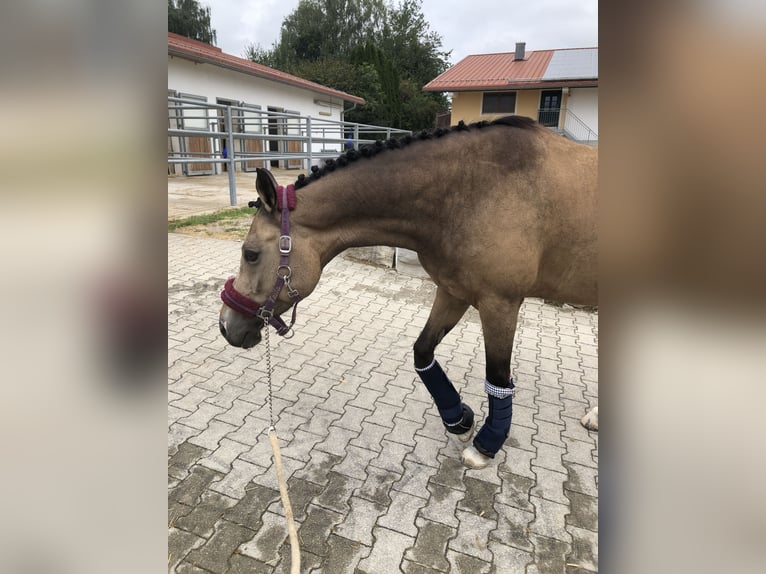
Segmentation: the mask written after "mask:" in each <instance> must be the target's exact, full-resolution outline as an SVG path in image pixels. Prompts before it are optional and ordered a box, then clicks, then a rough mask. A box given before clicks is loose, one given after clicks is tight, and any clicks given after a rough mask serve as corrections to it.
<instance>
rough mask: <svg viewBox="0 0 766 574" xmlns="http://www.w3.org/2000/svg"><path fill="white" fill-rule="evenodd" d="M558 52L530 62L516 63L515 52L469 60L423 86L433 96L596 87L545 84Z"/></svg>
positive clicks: (538, 54)
mask: <svg viewBox="0 0 766 574" xmlns="http://www.w3.org/2000/svg"><path fill="white" fill-rule="evenodd" d="M554 52H556V50H536V51H531V52H527V53H526V59H524V60H515V59H514V57H515V53H514V52H503V53H500V54H475V55H471V56H466V57H465V58H463V59H462V60H460V61H459V62H458V63H457V64H455V65H454V66H452V67H451V68H450V69H448V70H447V71H446V72H444V73H443V74H441V75H440V76H438V77H436V78H435V79H433V80H431V81H430V82H428V83H427V84H426V85H425V86H423V90H425V91H429V92H459V91H466V90H471V91H473V90H491V89H525V88H526V89H532V88H544V87H549V86H553V85H555V86H594V85H598V79H594V80H585V79H582V78H577V79H574V78H573V79H571V80H567V79H560V80H555V81H551V80H544V79H543V76H544V75H545V70H546V69H547V68H548V64H550V61H551V58H552V57H553V54H554Z"/></svg>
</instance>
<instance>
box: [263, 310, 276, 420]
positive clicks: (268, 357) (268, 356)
mask: <svg viewBox="0 0 766 574" xmlns="http://www.w3.org/2000/svg"><path fill="white" fill-rule="evenodd" d="M264 331H266V341H265V343H266V380H267V382H268V385H269V393H268V395H266V402H268V403H269V431H271V430H274V406H273V404H272V401H271V392H272V391H271V343H270V342H269V326H268V325H266V329H264Z"/></svg>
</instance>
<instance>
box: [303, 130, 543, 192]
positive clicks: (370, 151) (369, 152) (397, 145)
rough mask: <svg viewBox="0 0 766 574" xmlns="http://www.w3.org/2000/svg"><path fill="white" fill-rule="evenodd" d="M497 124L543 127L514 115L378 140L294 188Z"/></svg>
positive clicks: (317, 169) (316, 168) (314, 170)
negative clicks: (364, 161)
mask: <svg viewBox="0 0 766 574" xmlns="http://www.w3.org/2000/svg"><path fill="white" fill-rule="evenodd" d="M495 125H503V126H510V127H514V128H520V129H526V130H532V129H538V128H539V127H540V124H538V123H537V122H536V121H535V120H533V119H532V118H528V117H526V116H516V115H513V116H504V117H502V118H498V119H496V120H494V121H492V122H488V121H480V122H474V123H471V124H466V123H465V122H464V121H463V120H460V121H459V122H458V123H457V125H455V126H452V127H451V128H435V129H433V130H423V131H421V132H418V133H416V134H407V135H406V136H402V137H399V138H391V139H388V140H378V141H376V142H375V143H372V144H365V145H363V146H360V148H359V149H358V150H356V149H350V150H348V151H347V152H345V153H342V154H340V155H339V156H338V157H337V158H336V159H328V160H326V161H325V165H324V166H323V167H319V166H317V165H314V166H312V167H311V174H309V175H308V176H306V175H305V174H300V175H299V176H298V179H297V180H296V181H295V189H300V188H301V187H305V186H307V185H308V184H310V183H311V182H312V181H316V180H318V179H319V178H321V177H322V176H324V175H327V174H328V173H331V172H333V171H335V170H336V169H339V168H343V167H346V166H347V165H348V164H350V163H353V162H355V161H357V160H358V159H361V158H371V157H373V156H375V155H377V154H378V153H380V152H382V151H385V150H394V149H401V148H404V147H406V146H408V145H410V144H411V143H412V142H414V141H418V140H430V139H433V138H441V137H444V136H445V135H447V134H449V133H451V132H462V131H469V130H474V129H483V128H486V127H488V126H495Z"/></svg>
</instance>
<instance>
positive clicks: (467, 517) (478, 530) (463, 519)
mask: <svg viewBox="0 0 766 574" xmlns="http://www.w3.org/2000/svg"><path fill="white" fill-rule="evenodd" d="M457 518H458V520H459V521H460V527H459V528H458V531H457V536H456V537H455V538H453V539H452V540H450V541H449V547H450V549H451V550H455V551H456V552H462V553H463V554H468V555H469V556H473V557H474V558H478V559H479V560H484V561H485V562H491V561H492V553H491V552H490V551H489V548H488V547H487V544H488V542H489V533H490V532H491V531H492V530H494V528H495V526H496V525H497V522H496V521H494V520H490V519H487V518H482V517H481V516H477V515H476V514H473V513H472V512H465V511H463V510H458V511H457Z"/></svg>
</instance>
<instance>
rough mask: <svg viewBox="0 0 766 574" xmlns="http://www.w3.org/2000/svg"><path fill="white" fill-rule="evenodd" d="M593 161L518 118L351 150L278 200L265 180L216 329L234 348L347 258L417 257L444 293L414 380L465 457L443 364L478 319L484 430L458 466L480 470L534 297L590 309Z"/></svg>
mask: <svg viewBox="0 0 766 574" xmlns="http://www.w3.org/2000/svg"><path fill="white" fill-rule="evenodd" d="M597 166H598V152H597V150H596V149H595V148H592V147H590V146H586V145H582V144H578V143H575V142H572V141H570V140H567V139H566V138H564V137H563V136H561V135H559V134H556V133H554V132H552V131H550V130H547V129H545V128H543V127H542V126H541V125H540V124H538V123H536V122H535V121H534V120H531V119H528V118H525V117H522V116H507V117H504V118H500V119H498V120H495V121H493V122H491V123H490V122H479V123H475V124H470V125H466V124H464V123H463V122H460V123H459V124H458V125H457V126H454V127H452V128H450V129H446V128H437V129H436V130H432V131H423V132H420V133H418V134H415V135H408V136H405V137H403V138H398V139H390V140H388V141H385V142H384V141H377V142H375V144H374V145H373V144H368V145H365V146H362V147H361V148H360V149H359V150H355V149H351V150H349V151H347V152H346V153H344V154H342V155H341V156H339V157H338V158H337V159H335V160H328V161H326V163H325V165H324V166H323V167H321V168H320V167H318V166H314V167H312V170H311V173H310V174H309V175H308V177H307V176H305V175H303V174H301V175H300V176H298V180H297V181H296V182H295V184H294V185H289V186H286V187H281V186H277V184H276V181H275V180H274V177H273V176H272V174H271V173H270V172H268V171H267V170H264V169H260V168H259V169H258V171H257V175H256V190H257V193H258V197H259V200H258V202H256V203H258V204H259V205H258V207H259V210H258V212H257V213H256V215H255V217H254V218H253V222H252V225H251V227H250V230H249V232H248V235H247V238H246V239H245V241H244V243H243V245H242V257H241V262H240V269H239V274H238V275H237V276H236V278H230V279H229V280H228V281H227V282H226V286H225V288H224V291H223V292H222V293H221V298H222V299H223V301H224V305H223V307H222V309H221V313H220V319H219V323H220V325H219V326H220V329H221V333H222V334H223V336H224V337H225V338H226V340H227V341H228V342H229V343H231V344H232V345H235V346H238V347H245V348H248V347H252V346H254V345H256V344H257V343H258V342H260V340H261V329H262V328H263V327H264V325H265V324H266V323H269V324H271V325H272V326H273V327H274V328H275V329H276V330H277V332H278V333H279V334H282V335H284V334H286V333H287V332H288V331H289V329H290V327H291V326H292V323H291V324H290V325H287V324H286V323H285V321H284V320H283V319H282V318H281V315H282V314H284V313H285V312H286V311H288V310H289V309H290V308H291V307H293V311H292V322H293V323H294V321H295V305H296V304H297V302H298V301H299V300H300V299H302V298H305V297H307V296H308V295H309V294H310V293H311V292H312V291H313V289H314V287H315V286H316V285H317V283H318V281H319V278H320V275H321V273H322V269H323V267H324V266H325V265H326V264H327V263H328V262H329V261H330V260H331V259H332V258H333V257H335V256H336V255H338V254H339V253H341V252H342V251H343V250H345V249H347V248H349V247H362V246H371V245H386V246H392V247H404V248H407V249H411V250H413V251H416V252H417V254H418V258H419V259H420V262H421V264H422V266H423V268H424V269H425V271H426V272H427V273H428V274H429V275H430V277H431V279H432V280H433V281H434V283H435V284H436V286H437V289H436V295H435V300H434V303H433V307H432V308H431V313H430V316H429V318H428V321H427V322H426V325H425V327H424V328H423V331H422V332H421V333H420V336H419V337H418V338H417V340H416V341H415V344H414V360H415V371H416V372H417V374H418V376H419V377H420V379H421V380H422V382H423V383H424V385H425V387H426V389H427V390H428V392H429V393H430V394H431V396H432V397H433V400H434V403H435V405H436V408H437V409H438V412H439V414H440V415H441V418H442V421H443V423H444V426H445V430H446V431H447V432H448V433H451V434H454V435H456V436H457V438H459V439H460V440H461V441H463V442H464V443H467V442H468V441H469V440H470V439H471V436H472V434H473V429H474V420H473V419H474V414H473V411H472V410H471V408H470V407H469V406H468V405H467V404H465V403H464V402H463V401H462V400H461V397H460V394H459V393H458V392H457V391H456V389H455V388H454V386H453V385H452V383H451V382H450V380H449V378H448V377H447V375H446V374H445V373H444V371H443V370H442V368H441V366H440V365H439V363H438V361H437V360H436V359H435V358H434V351H435V349H436V346H437V345H438V344H439V343H440V341H441V340H442V339H443V338H444V336H445V335H446V334H447V333H448V332H449V331H450V330H451V329H452V328H453V327H454V326H455V325H456V324H457V322H458V321H459V320H460V318H461V317H462V316H463V314H464V313H465V312H466V310H467V309H468V306H469V305H472V306H473V307H475V308H476V309H477V310H478V312H479V316H480V319H481V324H482V331H483V336H484V347H485V355H486V379H485V382H484V387H485V391H486V393H487V396H488V402H489V409H488V415H487V417H486V420H485V421H484V424H483V425H482V426H481V428H480V429H479V431H478V432H477V433H476V435H475V436H474V438H473V443H472V444H471V445H468V446H466V448H465V449H464V450H463V453H462V461H463V464H465V465H466V466H468V467H470V468H483V467H485V466H486V465H487V464H488V463H489V461H490V460H491V459H492V458H494V456H495V454H496V453H497V452H498V451H499V450H500V448H501V447H502V445H503V442H504V441H505V439H506V438H507V436H508V433H509V431H510V426H511V415H512V402H513V395H514V382H513V378H512V377H511V372H510V371H511V351H512V348H513V338H514V333H515V331H516V322H517V315H518V312H519V307H520V305H521V303H522V301H523V300H524V298H525V297H539V298H544V299H549V300H554V301H561V302H568V303H575V304H583V305H595V304H596V301H597V274H596V273H597V268H596V261H597V219H596V205H597V196H596V193H597Z"/></svg>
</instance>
